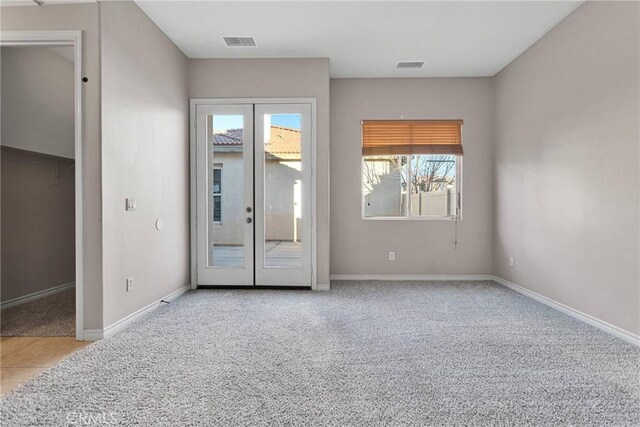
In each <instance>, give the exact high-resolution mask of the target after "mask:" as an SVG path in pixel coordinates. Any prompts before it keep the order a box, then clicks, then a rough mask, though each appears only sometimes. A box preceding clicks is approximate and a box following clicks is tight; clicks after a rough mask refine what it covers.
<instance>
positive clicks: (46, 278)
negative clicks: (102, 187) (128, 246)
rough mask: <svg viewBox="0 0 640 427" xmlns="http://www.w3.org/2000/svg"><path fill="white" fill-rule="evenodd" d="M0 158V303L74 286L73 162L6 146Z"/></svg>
mask: <svg viewBox="0 0 640 427" xmlns="http://www.w3.org/2000/svg"><path fill="white" fill-rule="evenodd" d="M3 59H4V58H3ZM72 103H73V102H72ZM1 157H2V165H1V168H2V189H1V192H2V248H1V251H2V290H1V292H0V296H1V297H2V301H3V302H4V301H8V300H11V299H13V298H17V297H22V296H25V295H29V294H32V293H34V292H39V291H43V290H46V289H48V288H51V287H53V286H58V285H64V284H68V283H72V282H75V277H76V272H75V265H76V263H75V182H74V179H75V178H74V170H73V163H74V161H73V160H72V159H64V158H60V157H52V156H48V155H43V154H38V153H32V152H28V151H22V150H16V149H13V148H7V147H2V156H1Z"/></svg>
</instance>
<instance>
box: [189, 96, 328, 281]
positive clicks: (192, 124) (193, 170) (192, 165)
mask: <svg viewBox="0 0 640 427" xmlns="http://www.w3.org/2000/svg"><path fill="white" fill-rule="evenodd" d="M238 104H240V105H246V104H251V105H253V104H309V105H310V107H311V117H310V121H311V209H310V212H311V289H312V290H314V291H316V290H318V289H317V288H318V273H317V268H316V265H317V256H318V251H317V246H316V245H317V241H318V239H317V235H318V233H317V221H316V215H317V204H316V199H317V197H316V196H317V194H316V193H317V191H316V189H317V187H316V170H317V158H318V156H317V151H318V150H317V144H316V141H317V138H316V132H317V131H316V129H317V126H316V121H317V120H316V117H317V116H316V115H317V99H316V98H311V97H301V98H190V99H189V175H190V190H189V198H190V200H189V208H190V209H189V210H190V213H189V217H190V218H189V219H190V235H191V253H190V259H191V262H190V268H191V272H190V276H191V289H196V288H197V287H198V268H197V260H198V238H197V237H198V234H197V231H198V230H197V222H196V213H197V205H196V195H197V191H196V189H197V187H196V186H197V158H196V153H197V148H196V139H197V132H196V118H197V113H196V109H197V107H198V106H199V105H238Z"/></svg>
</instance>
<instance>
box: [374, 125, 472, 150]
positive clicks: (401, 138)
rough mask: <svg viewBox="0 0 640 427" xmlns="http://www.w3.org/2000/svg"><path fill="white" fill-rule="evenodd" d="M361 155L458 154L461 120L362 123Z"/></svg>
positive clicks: (460, 144)
mask: <svg viewBox="0 0 640 427" xmlns="http://www.w3.org/2000/svg"><path fill="white" fill-rule="evenodd" d="M362 154H363V155H365V156H377V155H382V156H384V155H408V154H453V155H457V156H460V155H462V120H363V121H362Z"/></svg>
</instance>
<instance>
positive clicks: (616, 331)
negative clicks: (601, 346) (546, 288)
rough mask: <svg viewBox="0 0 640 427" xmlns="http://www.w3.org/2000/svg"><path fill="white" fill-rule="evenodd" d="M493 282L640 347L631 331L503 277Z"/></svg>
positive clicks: (638, 337) (639, 339) (496, 278)
mask: <svg viewBox="0 0 640 427" xmlns="http://www.w3.org/2000/svg"><path fill="white" fill-rule="evenodd" d="M493 280H494V281H495V282H496V283H499V284H501V285H503V286H506V287H507V288H510V289H513V290H514V291H516V292H518V293H520V294H522V295H526V296H528V297H529V298H533V299H535V300H536V301H539V302H541V303H542V304H545V305H547V306H549V307H551V308H554V309H556V310H558V311H561V312H563V313H565V314H568V315H569V316H571V317H574V318H576V319H578V320H581V321H583V322H585V323H588V324H589V325H591V326H594V327H596V328H598V329H600V330H602V331H604V332H607V333H609V334H611V335H613V336H616V337H618V338H620V339H622V340H624V341H626V342H628V343H630V344H633V345H636V346H639V347H640V336H638V335H635V334H633V333H631V332H629V331H625V330H624V329H622V328H619V327H617V326H615V325H612V324H611V323H607V322H605V321H604V320H600V319H598V318H597V317H594V316H591V315H590V314H586V313H583V312H581V311H579V310H576V309H575V308H572V307H569V306H568V305H565V304H562V303H559V302H557V301H554V300H552V299H551V298H548V297H545V296H544V295H540V294H538V293H536V292H533V291H530V290H529V289H526V288H523V287H522V286H520V285H516V284H515V283H512V282H509V281H508V280H505V279H503V278H501V277H498V276H493Z"/></svg>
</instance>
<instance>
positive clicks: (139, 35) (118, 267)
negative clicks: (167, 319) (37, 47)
mask: <svg viewBox="0 0 640 427" xmlns="http://www.w3.org/2000/svg"><path fill="white" fill-rule="evenodd" d="M100 5H101V15H100V23H101V27H102V156H103V159H102V160H103V174H102V181H103V201H104V211H103V212H104V222H103V232H104V235H103V238H104V250H103V251H104V253H103V257H104V266H105V268H104V324H105V327H106V326H109V325H111V324H112V323H114V322H116V321H118V320H120V319H122V318H123V317H125V316H127V315H129V314H131V313H133V312H135V311H136V310H138V309H140V308H142V307H144V306H146V305H148V304H150V303H152V302H153V301H155V300H157V299H160V298H162V297H164V296H165V295H167V294H168V293H170V292H172V291H175V290H177V289H179V288H181V287H182V286H184V285H186V284H188V283H189V139H188V122H189V104H188V94H187V59H186V57H185V56H184V55H183V54H182V53H181V52H180V51H179V50H178V48H177V47H176V46H175V45H174V44H173V43H172V42H171V41H170V40H169V39H168V38H167V37H166V36H165V35H164V33H162V32H161V31H160V30H159V29H158V28H157V27H156V26H155V25H154V24H153V22H152V21H151V20H149V18H147V16H146V15H145V14H144V13H143V12H142V11H141V10H140V9H139V8H138V6H136V5H135V4H134V3H131V2H103V3H101V4H100ZM126 197H135V198H136V201H137V208H136V211H133V212H127V211H125V209H124V207H125V198H126ZM157 218H161V219H162V220H163V221H164V228H163V229H162V230H161V231H158V230H156V229H155V221H156V219H157ZM127 277H133V278H134V290H133V291H132V292H126V278H127Z"/></svg>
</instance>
